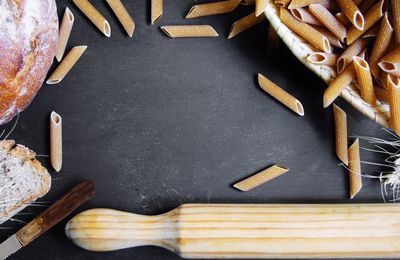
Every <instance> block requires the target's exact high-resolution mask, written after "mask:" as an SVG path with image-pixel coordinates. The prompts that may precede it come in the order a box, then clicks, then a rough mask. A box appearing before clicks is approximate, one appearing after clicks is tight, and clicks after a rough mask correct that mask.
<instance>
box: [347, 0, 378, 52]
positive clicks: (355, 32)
mask: <svg viewBox="0 0 400 260" xmlns="http://www.w3.org/2000/svg"><path fill="white" fill-rule="evenodd" d="M345 1H348V0H345ZM383 3H384V1H383V0H380V1H379V2H378V3H376V4H375V5H374V6H373V7H372V8H371V9H369V11H368V12H367V13H366V14H365V15H364V20H365V22H364V28H363V29H362V30H359V29H358V28H357V27H355V26H354V25H353V26H352V27H351V28H350V29H349V30H348V31H347V44H349V45H350V44H352V43H353V42H355V41H356V40H357V39H358V38H360V37H361V36H362V35H363V34H364V33H365V32H366V31H367V30H368V29H369V28H371V27H372V26H373V25H374V24H375V23H377V22H378V21H379V19H381V17H382V16H383Z"/></svg>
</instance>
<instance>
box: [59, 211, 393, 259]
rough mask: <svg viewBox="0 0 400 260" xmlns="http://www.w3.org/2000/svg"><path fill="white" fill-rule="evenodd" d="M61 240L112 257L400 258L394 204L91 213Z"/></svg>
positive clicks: (76, 219) (80, 217)
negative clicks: (131, 251)
mask: <svg viewBox="0 0 400 260" xmlns="http://www.w3.org/2000/svg"><path fill="white" fill-rule="evenodd" d="M66 234H67V236H68V237H69V238H70V239H72V241H73V242H74V243H75V244H77V245H78V246H80V247H82V248H85V249H87V250H92V251H111V250H117V249H122V248H129V247H135V246H145V245H155V246H161V247H164V248H166V249H169V250H171V251H173V252H175V253H177V254H179V255H180V256H182V257H185V258H308V257H318V258H320V257H325V258H349V257H369V258H372V257H399V256H400V206H399V205H397V204H342V205H335V204H331V205H329V204H325V205H322V204H314V205H313V204H308V205H307V204H304V205H294V204H287V205H283V204H270V205H265V204H264V205H262V204H186V205H182V206H180V207H178V208H176V209H174V210H172V211H170V212H168V213H165V214H162V215H158V216H141V215H136V214H131V213H126V212H121V211H116V210H111V209H92V210H88V211H85V212H83V213H81V214H79V215H77V216H76V217H74V218H73V219H72V220H71V221H69V223H68V224H67V226H66Z"/></svg>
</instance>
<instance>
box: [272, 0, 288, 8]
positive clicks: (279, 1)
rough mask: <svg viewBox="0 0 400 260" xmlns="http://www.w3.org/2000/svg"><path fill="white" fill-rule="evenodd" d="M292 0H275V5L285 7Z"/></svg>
mask: <svg viewBox="0 0 400 260" xmlns="http://www.w3.org/2000/svg"><path fill="white" fill-rule="evenodd" d="M291 1H292V0H275V2H274V3H275V5H276V6H277V7H286V6H288V4H289V3H290V2H291Z"/></svg>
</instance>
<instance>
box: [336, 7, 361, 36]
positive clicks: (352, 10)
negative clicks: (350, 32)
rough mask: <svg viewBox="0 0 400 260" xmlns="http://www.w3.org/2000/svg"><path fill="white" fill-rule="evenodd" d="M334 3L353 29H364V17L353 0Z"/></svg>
mask: <svg viewBox="0 0 400 260" xmlns="http://www.w3.org/2000/svg"><path fill="white" fill-rule="evenodd" d="M336 3H337V4H338V5H339V7H340V9H341V10H342V12H343V13H344V14H345V15H346V17H347V18H348V19H349V21H350V22H351V23H352V24H353V26H355V28H357V29H358V30H363V29H364V24H365V21H364V16H363V14H362V13H361V11H360V10H359V9H358V7H357V5H356V4H355V3H354V2H353V0H336Z"/></svg>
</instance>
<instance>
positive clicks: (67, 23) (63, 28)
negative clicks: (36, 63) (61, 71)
mask: <svg viewBox="0 0 400 260" xmlns="http://www.w3.org/2000/svg"><path fill="white" fill-rule="evenodd" d="M74 21H75V17H74V14H73V13H72V12H71V10H69V8H68V7H67V8H65V12H64V15H63V18H62V20H61V24H60V29H59V31H58V44H57V49H56V54H55V57H56V59H57V60H58V61H61V60H62V57H63V56H64V53H65V48H66V47H67V43H68V39H69V36H70V34H71V31H72V27H73V26H74Z"/></svg>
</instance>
